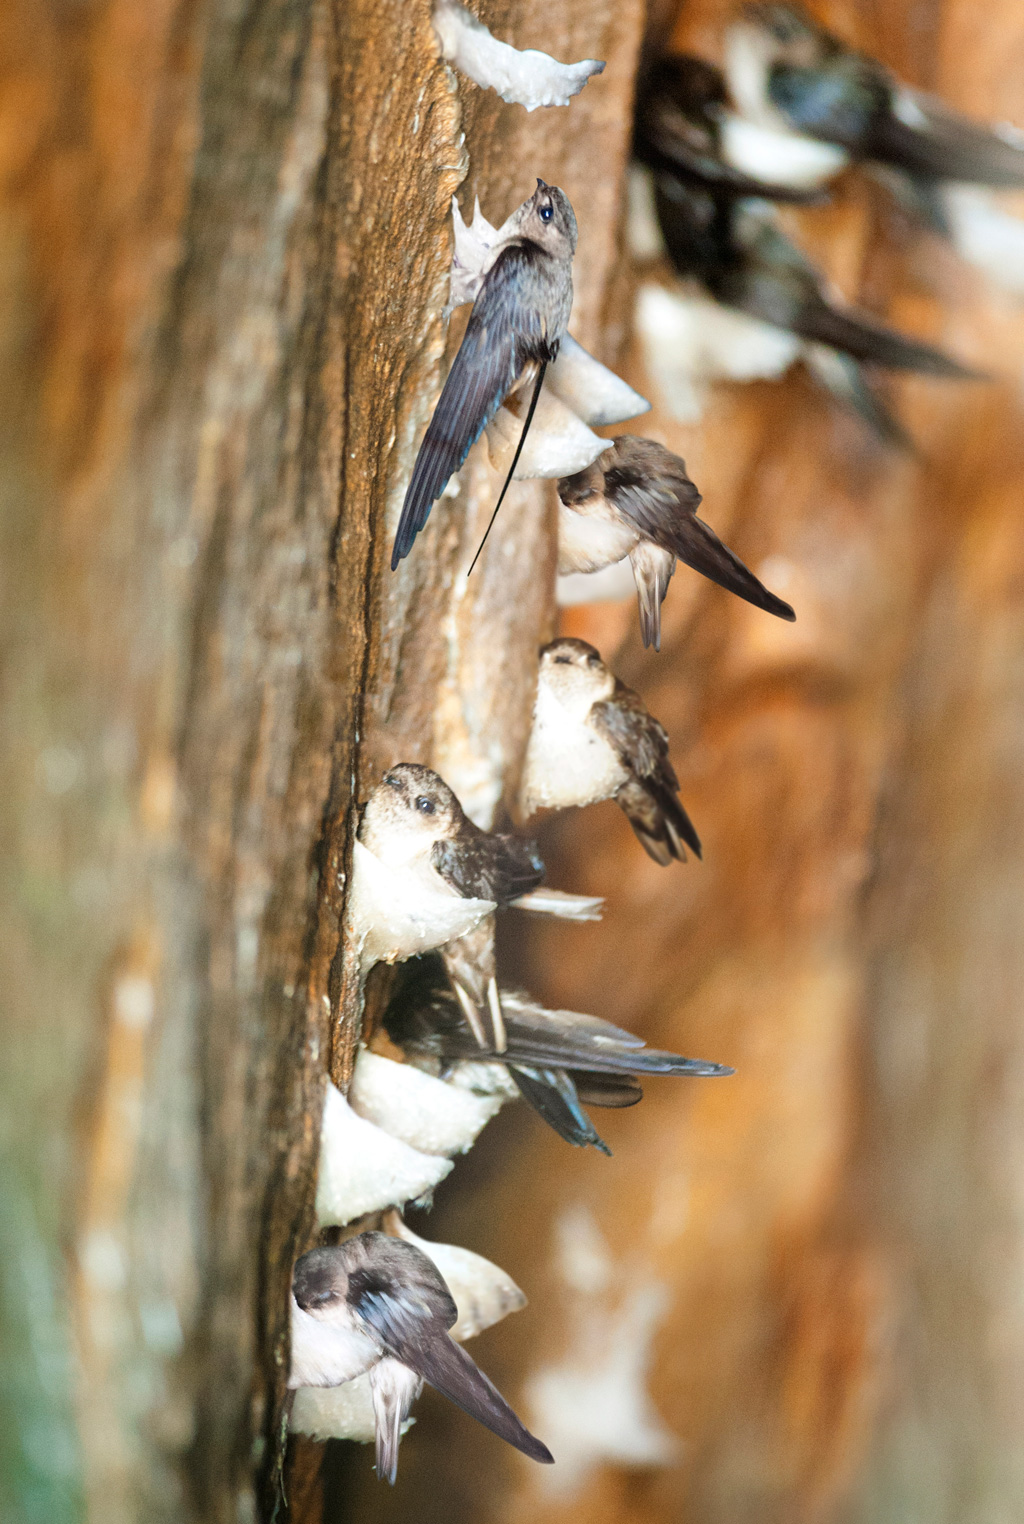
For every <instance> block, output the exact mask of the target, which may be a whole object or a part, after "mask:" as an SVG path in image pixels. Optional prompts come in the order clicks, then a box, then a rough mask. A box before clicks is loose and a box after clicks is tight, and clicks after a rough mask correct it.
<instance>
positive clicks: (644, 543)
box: [558, 434, 796, 650]
mask: <svg viewBox="0 0 1024 1524" xmlns="http://www.w3.org/2000/svg"><path fill="white" fill-rule="evenodd" d="M558 497H559V503H560V507H559V510H558V570H559V574H560V575H565V574H566V573H569V572H595V571H600V570H601V569H602V568H603V567H605V566H611V565H613V564H614V563H615V562H617V561H621V560H623V559H624V558H625V557H626V556H628V557H629V561H630V565H631V566H632V568H633V580H634V582H635V583H636V592H637V602H638V605H639V609H640V633H641V635H642V636H643V642H644V645H645V646H651V645H653V646H654V648H655V650H660V648H661V605H662V603H663V602H664V599H665V594H666V593H667V592H668V584H669V582H670V580H671V578H672V574H673V572H674V571H675V568H676V561H677V560H679V561H682V562H684V563H685V565H687V566H690V567H692V568H693V569H694V571H699V572H701V573H702V575H703V576H705V577H708V578H709V579H710V580H711V581H712V582H717V583H718V585H719V587H724V588H726V589H727V590H728V591H729V592H730V593H735V594H736V596H737V597H738V598H744V599H746V601H747V602H748V603H752V604H754V605H755V606H756V607H757V608H761V609H765V610H767V612H768V613H769V614H775V615H776V616H777V617H778V618H779V619H795V618H796V615H795V614H794V613H793V610H792V609H791V608H790V606H789V604H788V603H785V602H784V601H783V600H782V599H781V598H777V597H776V596H775V594H774V593H771V592H769V591H768V589H767V588H766V587H765V586H764V584H763V583H762V582H759V581H758V579H757V578H756V577H755V576H754V574H753V572H750V571H748V570H747V568H746V567H745V566H744V565H743V562H742V561H741V560H740V559H739V557H738V556H736V555H734V554H733V552H732V551H731V550H730V549H729V548H728V546H727V545H723V544H722V542H721V540H720V539H719V538H718V536H717V535H716V534H715V532H714V530H713V529H712V528H711V526H710V525H709V524H705V522H704V520H703V519H699V518H698V517H697V508H698V507H699V505H700V501H701V495H700V493H699V492H698V491H697V488H696V487H695V486H694V484H693V482H692V481H691V480H690V478H689V476H688V475H687V473H686V465H685V463H684V462H683V461H682V460H680V458H679V456H678V455H673V454H672V452H671V450H666V449H665V447H664V445H660V444H656V443H655V441H654V440H653V439H639V438H637V436H636V435H633V434H620V435H619V436H618V438H617V439H614V440H613V441H612V444H611V448H610V449H608V450H606V451H605V452H604V454H603V455H600V456H598V458H597V460H595V462H594V464H593V465H592V466H588V467H587V468H586V470H585V471H579V472H577V474H576V475H575V476H566V477H563V479H562V480H561V481H560V482H559V483H558Z"/></svg>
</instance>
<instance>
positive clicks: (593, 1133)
mask: <svg viewBox="0 0 1024 1524" xmlns="http://www.w3.org/2000/svg"><path fill="white" fill-rule="evenodd" d="M508 1072H509V1074H511V1076H512V1078H513V1079H514V1080H515V1082H516V1084H517V1085H518V1086H519V1093H520V1094H521V1095H522V1097H523V1099H524V1100H525V1101H528V1102H529V1103H530V1105H531V1106H532V1107H533V1109H534V1111H535V1112H536V1113H537V1115H538V1116H539V1117H540V1118H541V1120H542V1121H544V1122H546V1123H547V1124H548V1126H549V1127H551V1128H553V1129H554V1131H555V1132H557V1134H558V1136H559V1137H560V1138H564V1139H565V1141H566V1142H567V1143H571V1144H572V1145H573V1147H574V1148H596V1149H598V1150H599V1151H600V1152H601V1153H602V1154H606V1155H607V1156H608V1157H609V1158H610V1157H611V1152H612V1151H611V1149H610V1148H609V1147H608V1145H607V1143H606V1142H605V1141H604V1139H603V1138H602V1137H600V1135H599V1134H598V1132H597V1129H596V1128H595V1126H594V1124H593V1122H592V1121H591V1120H590V1118H589V1117H588V1116H587V1113H586V1112H585V1111H584V1110H583V1107H582V1106H581V1105H580V1102H579V1096H578V1095H577V1094H576V1086H575V1085H574V1084H573V1082H572V1080H571V1079H570V1078H569V1076H568V1074H566V1072H565V1070H564V1069H539V1068H534V1067H532V1066H531V1067H524V1066H522V1065H519V1064H509V1066H508Z"/></svg>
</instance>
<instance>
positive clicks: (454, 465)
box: [391, 180, 795, 648]
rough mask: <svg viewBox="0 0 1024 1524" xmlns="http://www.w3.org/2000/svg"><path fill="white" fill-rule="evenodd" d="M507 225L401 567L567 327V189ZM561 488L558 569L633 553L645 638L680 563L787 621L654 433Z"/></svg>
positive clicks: (616, 449)
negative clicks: (490, 428)
mask: <svg viewBox="0 0 1024 1524" xmlns="http://www.w3.org/2000/svg"><path fill="white" fill-rule="evenodd" d="M501 231H502V236H501V238H500V239H498V240H496V242H495V243H494V245H493V247H492V248H491V249H490V250H489V251H488V255H487V260H486V261H485V263H484V266H483V270H482V274H481V278H480V283H479V286H478V289H477V290H476V294H475V299H474V302H473V310H472V312H471V314H470V318H469V323H468V325H467V328H466V333H465V336H464V338H463V340H462V344H461V345H460V347H459V350H458V353H457V354H456V356H455V360H454V362H453V364H452V367H451V370H450V371H449V373H448V377H447V380H446V381H445V384H444V387H443V389H442V392H441V396H440V399H439V401H438V404H437V407H436V408H435V410H434V414H433V417H432V418H431V420H430V423H429V425H428V427H427V431H426V434H425V435H424V438H423V442H422V444H421V446H420V450H419V453H418V455H417V457H416V463H415V465H414V467H413V473H412V477H411V478H410V482H409V487H408V490H407V492H406V496H405V501H404V504H403V507H402V513H401V518H400V521H399V525H398V530H397V533H396V536H395V543H394V549H393V552H392V557H391V566H392V569H394V568H395V567H397V565H398V563H399V562H400V561H401V560H402V558H403V557H405V556H407V555H408V553H409V551H410V550H411V549H412V545H413V542H414V540H415V538H416V535H417V534H418V533H419V532H420V530H421V529H422V528H423V527H424V525H425V524H426V521H427V517H428V515H429V513H430V509H431V507H432V505H433V503H434V502H435V501H436V499H437V498H438V497H440V495H441V493H442V492H443V491H444V489H445V487H446V486H447V484H448V481H449V480H450V478H451V477H452V476H453V475H454V473H455V472H456V471H458V470H459V469H460V467H461V466H462V464H463V463H464V461H465V459H466V456H467V455H468V453H469V451H470V449H471V447H472V446H473V444H474V443H475V442H476V440H477V439H478V438H479V437H480V434H481V432H482V431H483V429H484V428H485V427H486V425H487V424H488V423H489V422H490V420H491V419H492V418H493V416H494V414H495V413H496V412H497V410H498V408H499V407H500V406H501V404H502V403H503V402H504V401H505V400H506V399H507V398H508V397H509V396H510V395H511V394H512V393H513V392H516V391H519V390H525V389H528V388H529V387H531V386H533V387H534V393H533V400H534V401H535V400H536V397H537V395H538V394H539V386H540V384H541V383H542V382H543V375H544V368H545V367H546V366H547V365H548V364H549V363H551V362H552V361H553V360H554V359H555V358H556V357H557V355H558V350H559V346H560V344H561V342H562V340H563V338H564V337H565V335H566V332H567V328H568V322H569V314H570V311H571V309H572V258H573V254H574V253H575V249H576V218H575V215H574V213H573V210H572V206H571V205H570V203H569V199H568V197H567V196H566V195H565V193H564V192H563V191H561V190H560V189H559V188H558V186H555V185H546V184H545V183H544V181H543V180H538V182H537V189H536V191H535V192H534V194H533V195H532V196H531V197H530V198H529V199H528V200H526V201H524V202H523V204H522V206H520V207H519V208H518V210H517V211H516V212H514V213H513V214H512V216H511V217H510V218H509V219H508V221H507V222H506V223H505V224H504V225H503V228H502V230H501ZM532 406H533V404H532V403H531V408H530V410H529V411H528V412H527V417H526V424H525V427H524V436H523V437H525V432H526V429H528V428H529V422H530V418H531V416H532ZM514 465H515V463H514V462H513V469H514ZM510 474H511V473H510ZM558 495H559V500H560V509H559V571H560V572H562V573H568V572H593V571H599V570H601V569H602V568H603V567H605V566H611V565H613V564H615V563H616V562H619V561H622V560H624V559H625V558H626V557H629V560H630V562H631V565H632V568H633V575H634V579H635V581H636V587H637V598H638V603H639V609H640V625H641V632H642V634H643V639H644V644H645V645H652V644H653V645H654V646H655V647H656V648H657V647H659V646H660V643H661V605H662V602H663V601H664V598H665V594H666V592H667V590H668V584H669V580H670V579H671V577H672V574H673V572H674V570H675V564H676V561H677V560H681V561H683V562H685V563H686V564H687V565H689V566H692V567H693V568H694V569H695V570H697V571H699V572H702V573H703V574H704V576H706V577H709V578H710V579H711V581H713V582H717V583H718V584H719V585H720V586H722V587H725V588H727V589H728V590H729V591H731V592H734V593H736V594H738V596H739V597H741V598H745V599H746V600H747V601H748V602H750V603H752V604H754V605H756V606H757V607H759V608H763V609H766V610H767V611H768V612H769V613H772V614H775V615H777V616H778V617H779V618H782V619H790V620H791V619H793V618H794V617H795V615H794V613H793V610H792V609H791V608H790V606H789V604H788V603H786V602H784V601H783V599H781V598H777V597H776V596H775V594H774V593H771V592H769V590H768V589H767V588H766V587H764V586H763V584H762V583H761V582H760V581H759V580H758V578H757V577H755V576H754V575H753V573H752V572H750V571H748V569H747V568H746V567H745V566H744V565H743V563H742V562H741V561H740V560H739V558H738V557H737V556H735V555H734V554H733V552H732V551H731V550H729V549H728V547H727V546H725V545H723V544H722V542H721V540H719V538H718V536H717V535H716V534H715V533H714V531H713V530H712V529H711V528H710V527H709V525H707V524H706V523H704V522H703V520H701V519H699V518H698V517H697V507H698V506H699V504H700V501H701V497H700V493H699V492H698V491H697V489H696V487H695V486H694V484H693V482H692V481H691V480H690V478H689V476H688V475H687V472H686V466H685V464H684V462H683V461H682V460H680V459H679V457H678V456H677V455H673V454H672V453H671V452H670V451H669V450H666V449H665V448H664V447H663V446H662V445H660V444H657V443H655V441H653V440H649V439H640V438H637V437H634V436H632V435H620V436H619V437H618V438H616V439H614V440H612V441H610V442H609V448H608V449H607V450H606V451H604V452H603V453H602V454H601V455H600V456H599V457H598V459H597V460H596V461H595V462H594V464H593V465H591V466H589V467H587V468H586V470H584V471H581V472H579V473H577V474H576V475H574V476H569V477H564V478H563V479H562V480H561V481H560V482H559V483H558Z"/></svg>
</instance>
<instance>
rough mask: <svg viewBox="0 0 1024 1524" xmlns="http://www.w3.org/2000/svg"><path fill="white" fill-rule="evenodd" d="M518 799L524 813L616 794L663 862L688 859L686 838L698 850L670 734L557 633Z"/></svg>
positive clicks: (543, 674) (544, 664) (542, 675)
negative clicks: (682, 796) (672, 757)
mask: <svg viewBox="0 0 1024 1524" xmlns="http://www.w3.org/2000/svg"><path fill="white" fill-rule="evenodd" d="M522 797H523V808H524V810H525V812H526V813H527V814H528V815H530V814H532V813H533V812H534V811H535V810H538V809H544V808H547V809H570V808H572V807H574V806H582V805H587V804H596V803H597V802H598V801H599V800H601V799H614V800H615V802H616V804H617V805H618V806H619V808H620V809H621V810H622V812H623V813H624V815H625V816H626V819H627V820H628V821H629V823H630V825H631V826H632V827H633V830H634V831H635V833H636V836H637V839H638V840H639V842H640V844H641V846H642V847H643V848H644V850H645V852H647V854H648V856H650V857H653V859H654V861H655V862H656V863H660V864H661V865H662V867H667V866H668V864H669V863H670V862H672V860H673V859H676V860H677V861H680V862H683V861H685V859H686V852H685V850H684V843H685V845H686V846H688V847H689V848H690V850H691V851H692V852H695V853H696V855H697V856H698V857H699V856H700V855H701V848H700V838H699V836H698V835H697V832H696V831H695V830H694V828H693V824H692V822H691V820H690V817H689V815H687V813H686V811H685V810H684V809H683V806H682V804H681V803H680V801H679V780H678V779H677V777H676V775H675V770H674V769H673V767H672V763H671V762H670V761H669V756H668V736H667V735H666V734H665V731H664V729H663V727H662V726H661V725H659V723H658V721H657V720H656V719H655V718H654V716H653V715H652V714H648V712H647V709H646V707H645V705H644V702H643V700H642V699H641V698H640V696H639V694H636V693H634V692H633V690H632V689H631V688H627V687H626V685H625V684H624V683H620V682H619V680H618V678H617V677H616V676H615V674H614V673H613V672H611V671H610V670H609V669H608V667H606V666H605V664H604V662H603V661H602V660H601V657H600V654H599V652H597V651H596V650H595V649H594V647H593V646H591V645H588V644H587V642H586V641H585V640H575V639H573V638H572V637H570V636H562V637H561V638H560V639H558V640H553V641H551V642H550V644H549V645H546V646H544V647H543V649H542V650H541V653H540V669H539V671H538V674H537V699H536V703H535V705H534V713H533V729H532V730H531V732H530V741H529V745H528V747H527V752H526V763H525V766H524V770H523V790H522Z"/></svg>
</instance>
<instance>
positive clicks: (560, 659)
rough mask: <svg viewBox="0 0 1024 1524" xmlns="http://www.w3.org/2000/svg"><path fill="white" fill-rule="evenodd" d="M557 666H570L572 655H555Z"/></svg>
mask: <svg viewBox="0 0 1024 1524" xmlns="http://www.w3.org/2000/svg"><path fill="white" fill-rule="evenodd" d="M555 666H556V667H570V666H572V657H571V656H556V657H555Z"/></svg>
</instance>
